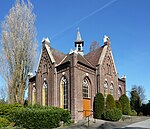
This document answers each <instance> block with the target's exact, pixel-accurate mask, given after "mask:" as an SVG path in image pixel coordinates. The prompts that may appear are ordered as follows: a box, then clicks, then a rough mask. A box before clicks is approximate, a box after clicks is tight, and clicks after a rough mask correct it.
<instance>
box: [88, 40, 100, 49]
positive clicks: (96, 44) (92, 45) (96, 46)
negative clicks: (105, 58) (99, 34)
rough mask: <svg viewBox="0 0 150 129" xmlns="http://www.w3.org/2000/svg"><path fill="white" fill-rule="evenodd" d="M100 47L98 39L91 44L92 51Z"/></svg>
mask: <svg viewBox="0 0 150 129" xmlns="http://www.w3.org/2000/svg"><path fill="white" fill-rule="evenodd" d="M97 48H99V43H98V42H96V41H93V42H92V43H91V45H90V52H91V51H94V50H95V49H97Z"/></svg>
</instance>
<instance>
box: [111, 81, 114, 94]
mask: <svg viewBox="0 0 150 129" xmlns="http://www.w3.org/2000/svg"><path fill="white" fill-rule="evenodd" d="M110 94H111V95H112V96H113V95H114V86H113V84H112V83H111V84H110Z"/></svg>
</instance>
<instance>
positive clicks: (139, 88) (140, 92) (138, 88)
mask: <svg viewBox="0 0 150 129" xmlns="http://www.w3.org/2000/svg"><path fill="white" fill-rule="evenodd" d="M133 89H134V90H136V91H137V93H138V95H139V97H140V100H141V102H142V103H143V102H144V101H145V99H146V96H145V89H144V87H143V86H140V85H139V86H137V85H133V86H132V90H133Z"/></svg>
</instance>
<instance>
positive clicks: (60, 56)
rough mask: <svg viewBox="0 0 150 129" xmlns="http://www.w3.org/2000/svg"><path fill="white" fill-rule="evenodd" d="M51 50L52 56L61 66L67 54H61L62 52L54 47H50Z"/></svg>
mask: <svg viewBox="0 0 150 129" xmlns="http://www.w3.org/2000/svg"><path fill="white" fill-rule="evenodd" d="M50 50H51V52H52V55H53V57H54V59H55V61H56V63H57V64H59V63H60V62H61V61H62V60H63V58H64V57H65V56H66V54H64V53H62V52H60V51H58V50H56V49H54V48H52V47H50Z"/></svg>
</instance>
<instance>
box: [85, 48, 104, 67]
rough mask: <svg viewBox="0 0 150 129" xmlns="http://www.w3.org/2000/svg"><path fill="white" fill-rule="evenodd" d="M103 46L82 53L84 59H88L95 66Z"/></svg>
mask: <svg viewBox="0 0 150 129" xmlns="http://www.w3.org/2000/svg"><path fill="white" fill-rule="evenodd" d="M103 47H104V46H102V47H99V48H97V49H96V50H94V51H91V52H89V53H88V54H86V55H84V57H85V58H86V60H88V61H89V62H90V63H91V64H92V65H94V66H96V65H97V64H98V61H99V58H100V56H101V53H102V50H103Z"/></svg>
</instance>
